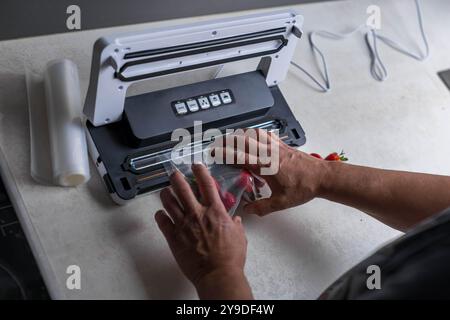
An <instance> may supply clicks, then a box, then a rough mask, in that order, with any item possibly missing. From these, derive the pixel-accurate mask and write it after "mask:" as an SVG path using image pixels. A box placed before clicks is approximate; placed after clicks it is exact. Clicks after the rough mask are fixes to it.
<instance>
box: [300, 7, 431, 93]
mask: <svg viewBox="0 0 450 320" xmlns="http://www.w3.org/2000/svg"><path fill="white" fill-rule="evenodd" d="M414 2H415V5H416V11H417V19H418V22H419V29H420V33H421V37H422V40H423V44H424V47H425V52H420V53H419V54H416V53H414V52H412V51H409V50H408V49H407V48H405V47H404V46H403V45H402V44H399V43H398V42H396V41H394V40H392V39H390V38H388V37H386V36H383V35H380V34H379V33H378V32H377V31H376V30H374V29H369V30H368V31H367V32H366V34H365V40H366V44H367V47H368V49H369V52H370V56H371V66H370V72H371V74H372V77H373V78H374V79H375V80H377V81H384V80H386V79H387V77H388V72H387V69H386V67H385V65H384V63H383V61H382V59H381V57H380V54H379V52H378V41H381V42H383V43H385V44H386V45H388V46H389V47H391V48H392V49H394V50H396V51H398V52H400V53H403V54H404V55H407V56H409V57H411V58H413V59H416V60H419V61H423V60H425V59H426V58H428V56H429V54H430V47H429V44H428V40H427V36H426V33H425V28H424V24H423V17H422V8H421V4H420V0H414ZM366 28H369V27H368V26H367V25H365V24H363V25H360V26H359V27H357V28H356V29H355V30H353V31H351V32H348V33H343V34H338V33H333V32H330V31H325V30H319V31H312V32H310V33H309V43H310V45H311V49H312V50H313V52H314V54H317V55H318V56H319V58H320V63H319V61H317V60H316V61H317V63H318V69H319V73H320V75H321V77H322V80H323V83H321V82H320V81H319V80H318V79H317V78H316V77H314V76H313V75H312V74H311V73H310V72H309V71H307V70H306V69H305V68H303V67H302V66H300V65H299V64H297V63H296V62H294V61H291V64H292V65H293V66H294V67H296V68H297V69H299V70H300V71H302V72H303V73H304V74H305V75H306V76H307V77H308V78H310V79H311V80H312V81H313V82H314V83H315V84H316V85H317V86H318V87H319V88H320V89H321V90H322V91H323V92H328V91H330V90H331V80H330V76H329V71H328V64H327V59H326V57H325V55H324V53H323V52H322V50H320V48H319V47H318V46H317V44H316V42H315V37H316V36H319V37H322V38H328V39H332V40H341V39H345V38H348V37H350V36H352V35H354V34H355V33H357V32H359V31H361V30H364V29H366ZM320 65H321V66H320Z"/></svg>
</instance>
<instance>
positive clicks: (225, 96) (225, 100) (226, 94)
mask: <svg viewBox="0 0 450 320" xmlns="http://www.w3.org/2000/svg"><path fill="white" fill-rule="evenodd" d="M220 97H221V98H222V101H223V103H225V104H227V103H231V102H233V100H232V99H231V95H230V93H229V92H228V91H225V92H221V93H220Z"/></svg>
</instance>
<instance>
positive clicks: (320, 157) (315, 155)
mask: <svg viewBox="0 0 450 320" xmlns="http://www.w3.org/2000/svg"><path fill="white" fill-rule="evenodd" d="M310 155H311V156H313V157H314V158H317V159H323V158H322V156H321V155H320V154H318V153H311V154H310Z"/></svg>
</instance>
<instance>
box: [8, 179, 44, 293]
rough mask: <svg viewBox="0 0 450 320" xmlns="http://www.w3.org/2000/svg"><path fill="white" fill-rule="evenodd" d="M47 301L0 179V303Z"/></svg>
mask: <svg viewBox="0 0 450 320" xmlns="http://www.w3.org/2000/svg"><path fill="white" fill-rule="evenodd" d="M20 288H22V290H21V289H20ZM48 298H49V296H48V293H47V290H46V288H45V286H44V283H43V281H42V278H41V275H40V273H39V270H38V268H37V266H36V262H35V260H34V257H33V254H32V253H31V250H30V247H29V245H28V243H27V240H26V238H25V235H24V233H23V231H22V228H21V226H20V223H19V221H18V220H17V216H16V214H15V212H14V209H13V207H12V205H11V203H10V201H9V199H8V196H7V194H6V191H5V188H4V186H3V183H2V181H1V179H0V300H20V299H48Z"/></svg>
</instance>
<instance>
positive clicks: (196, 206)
mask: <svg viewBox="0 0 450 320" xmlns="http://www.w3.org/2000/svg"><path fill="white" fill-rule="evenodd" d="M170 183H171V185H172V189H173V191H174V192H175V194H176V196H177V197H178V199H179V200H180V202H181V205H182V206H183V208H184V212H185V214H195V213H196V212H198V211H199V210H200V203H199V202H198V201H197V198H196V197H195V195H194V192H193V191H192V189H191V186H190V185H189V183H187V181H186V180H185V178H184V177H183V175H182V174H181V173H180V172H178V171H176V172H175V173H174V174H172V175H171V176H170Z"/></svg>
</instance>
